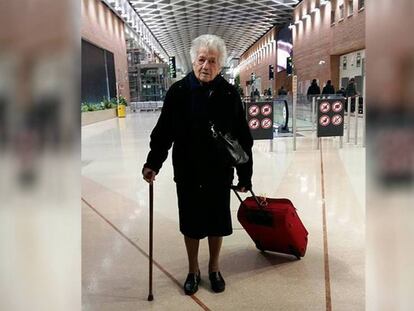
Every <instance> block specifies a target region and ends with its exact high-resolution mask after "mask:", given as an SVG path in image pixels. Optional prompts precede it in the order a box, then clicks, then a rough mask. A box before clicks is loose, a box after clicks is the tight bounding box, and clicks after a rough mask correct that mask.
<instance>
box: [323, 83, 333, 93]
mask: <svg viewBox="0 0 414 311" xmlns="http://www.w3.org/2000/svg"><path fill="white" fill-rule="evenodd" d="M322 94H335V89H334V87H333V85H332V84H327V85H325V86H324V88H323V90H322Z"/></svg>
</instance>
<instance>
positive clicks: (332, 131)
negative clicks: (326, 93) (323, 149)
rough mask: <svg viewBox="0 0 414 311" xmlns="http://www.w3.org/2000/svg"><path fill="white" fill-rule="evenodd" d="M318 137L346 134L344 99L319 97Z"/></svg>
mask: <svg viewBox="0 0 414 311" xmlns="http://www.w3.org/2000/svg"><path fill="white" fill-rule="evenodd" d="M318 107H319V109H318V137H330V136H343V135H344V122H343V121H344V107H345V102H344V99H332V98H330V99H325V98H324V99H318Z"/></svg>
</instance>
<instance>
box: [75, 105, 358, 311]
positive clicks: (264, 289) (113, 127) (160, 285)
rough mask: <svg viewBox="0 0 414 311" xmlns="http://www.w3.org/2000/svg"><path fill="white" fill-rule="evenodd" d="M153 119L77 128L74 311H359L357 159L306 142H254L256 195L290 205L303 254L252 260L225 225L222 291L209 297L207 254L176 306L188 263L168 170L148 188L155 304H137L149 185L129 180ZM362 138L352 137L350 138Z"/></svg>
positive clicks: (143, 289) (247, 243) (144, 285)
mask: <svg viewBox="0 0 414 311" xmlns="http://www.w3.org/2000/svg"><path fill="white" fill-rule="evenodd" d="M158 116H159V113H158V112H141V113H130V114H128V115H127V118H126V119H112V120H108V121H104V122H99V123H96V124H92V125H88V126H85V127H83V128H82V296H83V309H84V310H96V311H98V310H99V311H103V310H116V311H118V310H202V309H204V310H364V308H365V303H364V297H365V281H364V274H365V271H364V256H365V255H364V239H365V234H364V232H365V184H364V182H365V148H362V147H361V144H360V143H359V145H355V144H354V141H353V135H352V132H351V142H350V143H346V142H345V141H346V140H344V145H343V148H339V140H338V139H333V138H324V139H323V140H322V144H321V148H320V149H319V150H318V149H317V139H316V138H315V137H313V136H311V135H312V132H309V131H307V132H303V133H302V134H303V135H304V136H303V137H300V138H298V140H297V150H296V151H293V148H292V146H293V144H292V138H277V139H274V141H273V144H270V142H269V141H256V142H255V144H254V176H253V185H254V189H255V191H256V194H258V195H266V196H269V197H287V198H290V199H291V200H292V201H293V203H294V204H295V205H296V207H297V209H298V213H299V215H300V216H301V218H302V221H303V222H304V224H305V226H306V227H307V229H308V231H309V244H308V250H307V254H306V256H305V257H304V258H302V259H301V260H299V261H297V260H295V259H294V258H291V257H290V256H284V255H280V254H275V253H268V252H266V253H260V252H259V251H257V250H256V248H255V247H254V244H253V243H252V242H251V240H250V239H249V237H248V236H247V234H246V232H245V231H244V230H243V229H242V228H241V226H240V224H239V223H238V221H237V219H236V212H237V208H238V202H237V199H236V198H235V197H234V196H233V197H232V212H233V227H234V229H235V230H234V233H233V234H232V235H231V236H229V237H227V238H225V239H224V243H223V248H222V253H221V271H222V274H223V276H224V278H225V280H226V282H227V287H226V291H225V292H224V293H221V294H215V293H213V292H212V291H211V290H210V288H209V282H208V276H207V264H208V247H207V243H206V240H203V241H202V242H201V248H200V254H199V261H200V265H201V273H202V283H201V288H200V290H199V291H198V292H197V293H196V295H194V296H192V297H189V296H185V295H184V294H183V291H182V289H181V284H182V283H183V282H184V279H185V276H186V274H187V259H186V253H185V248H184V243H183V238H182V235H181V234H180V232H179V230H178V221H177V217H178V213H177V207H176V196H175V185H174V183H173V181H172V167H171V158H170V157H169V158H168V159H167V161H166V163H165V164H164V166H163V168H162V170H161V172H160V174H159V175H158V176H157V179H156V183H155V186H154V189H155V190H154V198H155V203H154V219H155V223H154V240H155V242H154V259H155V265H156V266H155V267H154V296H155V300H154V301H153V302H148V301H147V295H148V257H147V253H148V184H147V183H145V182H144V181H143V180H142V177H141V175H140V171H141V167H142V164H143V163H144V162H145V158H146V154H147V152H148V142H149V134H150V132H151V130H152V128H153V126H154V124H155V122H156V120H157V117H158ZM360 132H361V131H360Z"/></svg>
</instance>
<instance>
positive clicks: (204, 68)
mask: <svg viewBox="0 0 414 311" xmlns="http://www.w3.org/2000/svg"><path fill="white" fill-rule="evenodd" d="M218 58H219V53H218V51H215V50H207V49H206V48H201V49H200V50H199V51H198V54H197V57H196V58H195V60H194V62H193V70H194V74H195V76H196V77H197V79H198V80H199V81H200V82H205V83H207V82H210V81H212V80H214V78H215V77H216V76H217V75H218V74H219V72H220V66H219V62H218Z"/></svg>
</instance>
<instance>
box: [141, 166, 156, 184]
mask: <svg viewBox="0 0 414 311" xmlns="http://www.w3.org/2000/svg"><path fill="white" fill-rule="evenodd" d="M155 175H157V173H155V171H153V170H152V169H150V168H149V167H144V168H143V169H142V177H143V178H144V180H145V181H146V182H147V183H152V182H153V181H154V180H155Z"/></svg>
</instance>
